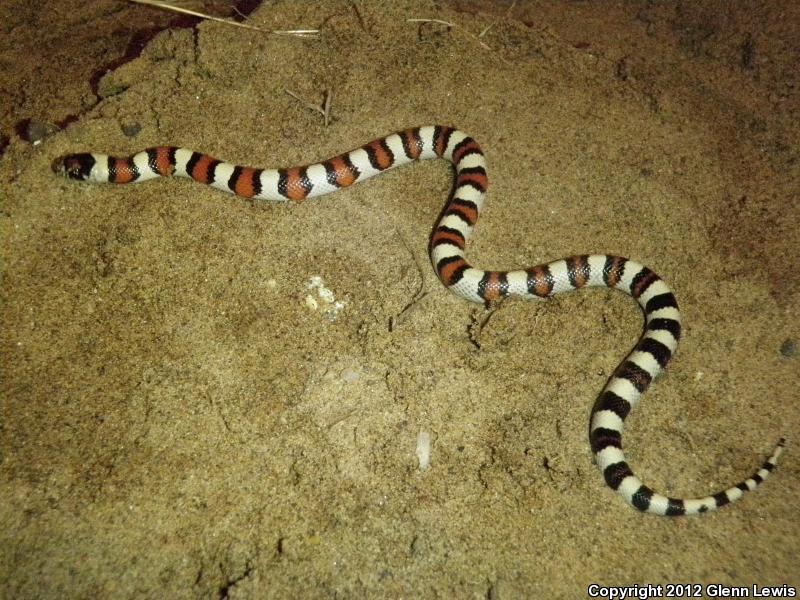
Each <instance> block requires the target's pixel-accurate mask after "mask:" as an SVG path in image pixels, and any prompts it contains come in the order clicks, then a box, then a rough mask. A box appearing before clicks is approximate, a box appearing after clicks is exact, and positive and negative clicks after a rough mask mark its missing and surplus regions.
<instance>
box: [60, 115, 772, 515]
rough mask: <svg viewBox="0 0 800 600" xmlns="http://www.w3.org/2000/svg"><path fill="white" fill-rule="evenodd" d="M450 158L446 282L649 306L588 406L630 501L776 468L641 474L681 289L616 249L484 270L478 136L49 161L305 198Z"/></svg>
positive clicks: (675, 509)
mask: <svg viewBox="0 0 800 600" xmlns="http://www.w3.org/2000/svg"><path fill="white" fill-rule="evenodd" d="M429 158H445V159H447V160H450V161H451V162H452V163H453V165H454V167H455V176H456V180H455V188H454V192H453V194H452V197H451V198H450V200H449V202H448V203H447V205H446V206H445V209H444V211H443V212H442V216H441V218H440V219H439V222H438V223H437V225H436V227H435V229H434V230H433V234H432V236H431V239H430V257H431V261H432V262H433V266H434V268H435V269H436V273H437V274H438V276H439V279H441V281H442V283H444V285H445V286H446V287H447V288H448V289H450V290H451V291H453V292H455V293H456V294H458V295H459V296H461V297H463V298H466V299H467V300H470V301H472V302H481V303H485V304H487V305H488V304H489V303H491V302H493V301H495V300H498V299H500V298H505V297H508V296H522V297H524V298H531V299H537V298H547V297H549V296H553V295H555V294H560V293H562V292H568V291H571V290H575V289H578V288H581V287H585V286H595V287H608V288H613V289H616V290H621V291H623V292H625V293H627V294H629V295H631V296H632V297H633V298H635V299H636V300H637V301H638V303H639V305H640V306H641V307H642V309H643V311H644V314H645V329H644V333H643V335H642V337H641V339H640V340H639V342H638V343H637V344H636V347H635V348H634V349H633V351H632V352H631V353H630V354H628V356H627V357H626V358H625V359H624V360H623V361H622V363H621V364H620V365H619V366H618V367H617V368H616V370H615V371H614V374H613V375H612V376H611V378H610V379H609V381H608V383H607V384H606V386H605V388H603V391H602V392H601V394H600V396H599V397H598V399H597V401H596V402H595V404H594V407H593V408H592V413H591V424H590V443H591V447H592V452H594V456H595V460H596V462H597V465H598V467H599V468H600V471H601V472H602V474H603V477H604V478H605V480H606V483H607V484H608V485H609V486H610V487H611V488H612V489H614V490H616V491H617V492H618V493H619V494H620V495H621V496H622V497H623V498H624V499H625V500H626V501H627V502H628V503H629V504H630V505H632V506H634V507H635V508H637V509H639V510H640V511H644V512H649V513H653V514H657V515H666V516H677V515H692V514H698V513H703V512H707V511H712V510H716V509H718V508H720V507H722V506H724V505H726V504H729V503H731V502H735V501H736V500H738V499H739V498H741V497H742V496H743V494H744V493H745V492H747V491H750V490H753V489H755V488H756V487H758V486H759V485H760V484H761V483H762V482H763V481H764V479H766V478H767V476H768V475H769V473H770V472H771V471H772V469H773V468H774V467H775V465H776V463H777V460H778V457H779V455H780V453H781V451H782V447H783V443H784V440H783V439H781V440H780V442H779V443H778V445H777V446H776V448H775V450H774V451H773V453H772V455H771V456H770V457H769V458H768V459H767V460H766V462H764V464H763V465H762V466H761V468H760V469H759V470H758V471H757V472H756V473H754V474H753V475H752V477H750V478H749V479H746V480H745V481H743V482H741V483H739V484H737V485H735V486H733V487H731V488H728V489H726V490H724V491H720V492H718V493H716V494H713V495H711V496H706V497H704V498H693V499H683V498H668V497H666V496H663V495H661V494H659V493H657V492H655V491H653V490H652V489H651V488H650V487H648V486H646V485H644V484H643V483H642V482H641V480H640V479H639V478H638V477H636V476H635V475H634V474H633V472H632V470H631V468H630V466H629V465H628V463H627V461H626V460H625V456H624V454H623V452H622V431H623V425H624V421H625V418H626V417H627V416H628V413H629V412H630V410H631V408H632V407H633V406H635V405H636V403H637V402H638V401H639V398H640V397H641V396H642V394H643V393H644V392H645V390H646V389H647V388H648V386H649V385H650V383H651V381H652V380H653V379H654V378H655V377H656V376H657V375H658V374H659V373H660V372H661V371H662V370H663V369H664V367H665V366H666V364H667V362H668V361H669V359H670V357H671V356H672V354H673V352H675V348H676V347H677V345H678V340H679V339H680V335H681V323H680V313H679V311H678V304H677V302H676V300H675V296H674V295H673V294H672V292H671V291H670V288H669V287H668V286H667V284H666V283H665V282H664V281H663V280H662V279H661V278H660V277H659V276H658V275H656V274H655V273H654V272H653V271H651V270H650V269H648V268H647V267H644V266H642V265H641V264H639V263H636V262H634V261H632V260H628V259H626V258H622V257H620V256H609V255H602V254H600V255H582V256H572V257H569V258H565V259H562V260H556V261H554V262H551V263H548V264H543V265H538V266H535V267H531V268H528V269H521V270H516V271H484V270H482V269H477V268H475V267H473V266H471V265H470V264H469V263H468V262H467V261H466V260H465V258H464V248H465V246H466V242H467V240H468V239H469V236H470V234H471V232H472V229H473V227H474V226H475V223H476V221H477V220H478V214H479V212H480V209H481V206H482V205H483V201H484V196H485V193H486V188H487V185H488V179H487V175H486V161H485V158H484V155H483V152H482V151H481V149H480V147H479V146H478V144H477V142H475V140H473V139H472V138H471V137H469V136H468V135H466V134H465V133H463V132H462V131H459V130H457V129H453V128H451V127H444V126H429V127H421V128H417V129H409V130H406V131H402V132H398V133H395V134H392V135H389V136H387V137H384V138H381V139H378V140H375V141H373V142H370V143H369V144H366V145H365V146H362V147H360V148H357V149H356V150H352V151H350V152H346V153H344V154H340V155H339V156H335V157H333V158H331V159H328V160H326V161H323V162H320V163H315V164H312V165H307V166H302V167H292V168H287V169H257V168H251V167H241V166H237V165H233V164H230V163H226V162H222V161H219V160H217V159H215V158H212V157H211V156H209V155H207V154H202V153H198V152H193V151H192V150H187V149H185V148H175V147H166V146H159V147H156V148H150V149H148V150H145V151H143V152H139V153H138V154H135V155H133V156H131V157H127V158H114V157H109V156H106V155H103V154H88V153H87V154H71V155H68V156H65V157H62V158H60V159H57V160H56V161H55V162H54V163H53V168H54V170H55V171H56V172H57V173H60V174H62V175H64V176H66V177H69V178H71V179H76V180H81V181H91V182H109V183H130V182H134V181H145V180H147V179H153V178H156V177H165V176H169V175H180V176H183V177H189V178H191V179H194V180H195V181H199V182H200V183H205V184H208V185H211V186H213V187H215V188H218V189H220V190H224V191H226V192H233V193H234V194H237V195H239V196H243V197H245V198H259V199H264V200H272V201H286V200H292V201H301V200H304V199H306V198H312V197H315V196H321V195H323V194H328V193H331V192H335V191H336V190H338V189H339V188H342V187H347V186H349V185H352V184H354V183H357V182H360V181H363V180H365V179H368V178H370V177H373V176H375V175H377V174H379V173H382V172H384V171H386V170H388V169H391V168H393V167H398V166H401V165H404V164H407V163H410V162H412V161H416V160H425V159H429Z"/></svg>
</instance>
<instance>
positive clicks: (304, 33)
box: [129, 0, 319, 38]
mask: <svg viewBox="0 0 800 600" xmlns="http://www.w3.org/2000/svg"><path fill="white" fill-rule="evenodd" d="M129 2H133V3H134V4H144V5H145V6H154V7H156V8H161V9H164V10H171V11H173V12H177V13H181V14H184V15H190V16H192V17H198V18H200V19H206V20H209V21H217V22H219V23H225V24H226V25H233V26H235V27H242V28H244V29H252V30H253V31H261V32H263V33H270V34H273V35H290V36H293V37H310V38H314V37H317V36H318V35H319V30H318V29H287V30H269V29H263V28H261V27H256V26H255V25H249V24H248V23H239V22H237V21H231V20H229V19H223V18H222V17H215V16H213V15H206V14H204V13H201V12H197V11H195V10H190V9H188V8H182V7H180V6H175V5H174V4H170V3H169V2H159V1H158V0H129Z"/></svg>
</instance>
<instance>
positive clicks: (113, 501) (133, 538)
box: [0, 0, 800, 600]
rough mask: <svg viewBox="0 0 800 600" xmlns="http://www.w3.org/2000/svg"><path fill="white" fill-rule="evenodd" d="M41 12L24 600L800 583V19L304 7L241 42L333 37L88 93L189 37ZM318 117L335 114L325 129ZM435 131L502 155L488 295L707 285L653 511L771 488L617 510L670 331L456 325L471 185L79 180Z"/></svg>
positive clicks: (661, 419)
mask: <svg viewBox="0 0 800 600" xmlns="http://www.w3.org/2000/svg"><path fill="white" fill-rule="evenodd" d="M48 4H49V5H52V6H50V9H49V10H48V6H47V5H48ZM22 7H28V3H21V2H16V3H15V2H11V3H7V5H6V7H5V8H4V9H3V11H4V12H7V13H8V14H7V15H5V17H4V18H3V19H0V20H2V21H4V22H5V23H6V25H4V27H5V31H4V32H3V35H4V36H6V39H7V40H9V41H10V42H12V43H9V44H8V45H7V46H6V47H5V48H4V49H3V54H2V62H0V70H1V71H0V72H2V79H3V81H4V82H5V83H4V84H3V85H4V87H3V88H2V90H3V92H4V98H7V99H8V106H9V107H10V110H9V111H8V113H7V114H6V115H5V116H4V119H5V121H4V122H3V123H4V124H3V127H4V129H3V133H4V136H5V139H6V142H5V151H4V153H3V155H2V157H1V158H0V195H1V196H0V202H2V259H3V272H2V320H3V321H2V322H3V326H2V348H1V351H2V355H0V363H1V364H2V415H1V418H2V421H1V422H2V428H1V429H0V431H1V432H2V440H1V443H0V452H2V463H1V464H2V470H0V525H1V526H0V595H3V594H4V595H5V597H8V598H141V597H164V598H166V597H169V598H208V597H217V598H266V597H275V598H287V597H317V598H354V597H374V598H377V597H391V598H401V597H423V598H490V599H492V600H497V599H506V598H524V597H527V598H543V597H552V598H581V597H585V595H586V594H587V590H588V586H589V585H591V584H592V583H596V584H602V585H631V584H634V583H636V584H668V583H695V584H700V585H707V584H722V585H726V586H747V589H748V590H749V591H750V593H751V595H752V593H753V590H752V587H751V586H752V585H753V584H758V585H771V586H782V585H787V586H793V587H794V588H796V587H798V586H799V585H800V576H799V575H798V573H800V568H799V567H800V560H799V559H798V556H800V542H798V533H799V532H800V519H798V504H799V503H798V497H800V488H799V486H798V470H799V469H800V467H799V466H798V465H799V464H800V463H798V459H797V456H798V453H797V451H796V445H795V444H796V442H797V439H798V437H800V436H798V431H799V430H800V427H798V426H799V425H800V407H798V403H797V389H798V387H799V386H800V362H798V361H799V360H800V357H798V355H797V352H796V350H795V348H796V344H797V340H798V339H799V338H800V328H799V326H798V321H797V313H798V307H800V276H799V275H798V270H797V268H796V262H797V260H796V249H797V242H798V219H799V218H800V214H799V213H800V208H799V206H800V203H799V202H798V189H800V163H798V157H799V154H798V153H799V152H800V148H799V147H798V141H797V140H798V139H800V131H799V130H800V126H799V125H798V123H800V119H799V118H798V117H800V101H798V98H800V96H798V91H800V90H799V89H798V80H799V79H800V78H799V77H798V71H797V64H798V59H799V58H800V43H799V42H798V33H797V31H798V27H800V5H798V4H797V3H795V2H793V1H791V0H783V1H776V2H749V3H737V4H731V3H728V2H722V1H707V2H702V3H699V4H694V3H689V2H664V3H650V2H644V1H642V2H619V3H613V4H611V3H589V2H518V3H517V4H516V5H515V6H514V7H513V8H512V9H511V10H510V11H508V7H509V3H507V2H497V3H480V2H464V1H461V2H456V1H442V2H426V1H423V0H409V1H406V2H397V3H382V2H344V1H340V0H330V1H328V0H326V1H322V2H315V3H312V2H288V1H284V2H281V1H278V2H270V3H268V4H267V5H264V6H262V7H261V8H260V9H258V10H256V11H255V12H254V13H253V14H252V15H251V17H250V21H249V22H250V23H252V24H254V25H257V26H259V27H263V28H265V29H296V28H318V29H320V30H321V35H320V38H319V39H316V40H303V39H296V38H287V37H276V36H270V35H267V34H264V33H261V32H257V31H245V30H240V29H235V28H232V27H227V26H225V25H222V24H216V23H203V24H200V25H198V26H197V27H196V28H183V29H174V30H166V31H163V32H162V33H160V34H158V35H157V36H155V38H154V39H152V41H150V42H149V43H148V44H147V45H146V47H145V48H144V50H143V52H142V54H141V56H140V57H138V58H136V59H134V60H132V61H129V62H124V61H118V62H120V63H121V64H119V66H117V67H116V68H113V69H111V70H109V72H108V73H107V74H105V75H104V76H103V77H102V78H100V77H99V76H97V77H96V81H95V83H96V85H95V89H94V90H93V88H92V82H91V77H92V73H93V72H94V71H95V70H96V69H97V68H99V67H100V66H102V65H104V64H110V63H111V62H113V61H115V60H117V59H119V57H121V56H122V55H123V54H124V53H125V45H126V44H127V43H128V41H129V40H130V37H131V30H132V29H135V28H136V27H137V26H140V25H139V24H140V23H141V20H144V21H145V22H147V21H149V20H151V19H159V18H161V19H165V18H166V17H163V15H156V14H155V13H154V12H153V11H149V10H147V9H143V8H140V7H136V6H133V5H127V4H124V3H121V2H111V1H110V0H103V1H99V2H96V3H95V2H93V3H81V2H76V1H74V0H69V1H63V2H50V3H42V7H40V8H41V9H42V12H40V13H35V12H34V11H33V10H32V9H31V8H30V7H28V8H26V10H27V11H28V12H27V13H25V14H23V13H20V12H19V11H20V10H22ZM141 11H147V12H141ZM143 15H146V16H143ZM12 16H13V19H12V18H11V17H12ZM409 18H429V19H439V20H442V21H447V22H449V23H452V24H453V26H452V27H451V26H448V25H444V24H441V23H410V22H408V19H409ZM137 19H138V20H139V21H137ZM482 32H485V34H484V35H482V36H481V37H479V34H481V33H482ZM286 89H289V90H291V91H293V92H295V93H296V94H298V95H299V96H301V97H303V98H306V99H308V100H309V101H310V102H312V103H314V104H319V103H321V102H322V100H323V98H324V95H325V93H326V90H330V93H331V94H332V102H331V113H330V116H331V119H330V122H329V123H328V125H327V126H325V123H324V121H323V119H322V117H321V115H320V114H318V113H317V112H315V111H313V110H310V109H309V108H307V107H306V106H305V105H304V104H303V103H302V102H298V101H297V100H296V99H295V98H293V97H292V96H290V95H288V94H287V93H286V91H285V90H286ZM5 102H6V101H5V100H4V104H5ZM69 115H74V118H73V119H69V120H71V121H72V122H71V123H70V124H69V125H68V126H67V127H66V128H63V129H58V128H49V127H47V126H43V125H42V124H45V125H46V124H48V123H57V122H59V121H62V120H64V119H65V118H66V117H68V116H69ZM26 119H30V120H32V122H33V123H34V124H35V125H37V126H38V127H39V129H38V130H37V131H38V132H40V133H41V135H40V136H35V137H36V138H37V140H38V141H37V143H32V142H30V141H26V140H24V139H22V138H20V136H19V135H18V133H20V130H21V129H24V128H25V127H24V126H23V125H30V123H29V122H26V123H24V124H23V125H20V123H21V122H23V121H25V120H26ZM435 123H443V124H451V125H455V126H457V127H459V128H461V129H464V130H465V131H467V132H469V133H470V134H471V135H473V136H474V137H475V138H476V139H477V140H478V141H479V142H480V143H481V144H482V146H483V148H484V150H485V152H486V154H487V158H488V161H489V175H490V180H491V182H492V183H491V186H490V190H489V198H488V202H487V206H486V209H485V211H484V212H483V214H482V217H481V221H480V223H479V225H478V227H477V229H476V232H475V236H474V238H473V240H472V241H471V242H470V244H469V247H468V254H469V257H470V258H471V259H472V260H473V261H474V262H475V263H476V264H477V265H480V266H484V267H493V268H513V267H524V266H530V265H533V264H536V263H538V262H542V261H546V260H552V259H555V258H559V257H562V256H568V255H572V254H577V253H591V252H603V253H617V254H621V255H624V256H630V257H632V258H635V259H636V260H638V261H641V262H643V263H644V264H647V265H649V266H650V267H651V268H653V269H654V270H656V271H657V272H658V273H659V274H660V275H662V276H663V277H664V278H665V279H666V280H667V281H668V282H669V283H670V285H671V286H672V287H673V289H674V290H675V293H676V295H677V297H678V300H679V302H680V304H681V308H682V311H683V315H684V323H685V329H684V338H683V341H682V342H681V346H680V348H679V350H678V353H677V355H676V358H675V359H674V360H673V362H672V363H671V364H670V367H669V369H668V370H667V373H666V374H665V375H664V376H663V377H662V378H660V379H659V380H658V381H657V382H656V383H655V384H654V385H653V387H652V388H651V390H650V391H649V392H648V393H647V395H646V396H645V397H644V399H643V401H642V403H641V405H640V406H638V407H637V408H636V409H635V410H634V411H633V413H632V414H631V416H630V417H629V419H628V421H627V425H628V427H627V430H626V436H625V443H626V450H627V454H628V457H629V459H630V461H631V463H632V464H633V466H634V469H635V470H636V472H637V473H638V474H639V475H640V476H641V477H642V479H644V480H645V482H646V483H648V484H650V485H652V486H653V487H655V488H656V489H658V490H659V491H663V492H665V493H669V494H671V495H682V496H698V495H705V494H707V493H709V492H714V491H717V490H718V489H719V488H721V487H724V486H727V485H730V484H733V483H736V482H737V481H739V480H741V479H742V478H744V477H745V476H748V475H749V474H750V473H751V472H752V471H753V470H754V469H755V467H756V466H757V465H758V464H760V463H761V461H763V459H764V458H765V456H766V455H767V454H769V452H770V451H771V449H772V447H773V445H774V444H775V442H776V441H777V439H778V438H779V437H780V436H786V437H787V438H788V439H789V443H788V448H787V452H786V453H785V455H784V460H783V462H782V464H781V465H780V467H779V468H778V469H777V470H776V471H775V473H774V477H773V478H772V479H770V480H769V481H768V482H766V484H765V485H764V486H763V487H762V488H761V489H759V490H758V491H756V492H754V493H753V494H750V495H748V496H747V497H746V498H745V499H744V500H742V501H741V502H740V503H738V504H736V505H733V506H731V507H728V508H726V509H725V510H723V511H721V512H719V513H715V514H708V515H705V516H703V517H700V518H687V519H677V520H676V519H666V518H657V517H652V516H648V515H642V514H639V513H638V512H637V511H635V510H633V509H631V508H630V507H628V506H627V505H626V504H625V503H624V502H623V501H622V499H621V498H619V497H618V496H617V495H616V494H614V493H613V492H612V491H611V490H610V489H608V487H607V486H606V485H605V483H604V482H603V479H602V477H601V475H600V474H599V473H598V471H597V469H596V467H595V466H594V465H593V463H592V456H591V453H590V451H589V445H588V439H587V427H588V415H589V410H590V408H591V405H592V403H593V402H594V399H595V397H596V395H597V393H598V392H599V390H600V389H601V388H602V386H603V384H604V382H605V381H606V379H607V378H608V377H609V375H610V373H611V372H612V371H613V369H614V368H615V366H616V365H617V363H618V361H619V360H620V359H621V358H622V356H623V355H624V354H625V353H626V352H627V351H628V350H629V349H630V348H631V347H632V346H633V345H634V343H635V342H636V340H637V337H638V336H639V334H640V333H641V328H642V316H641V311H640V310H639V309H638V307H637V306H636V304H635V303H634V302H633V301H631V300H630V298H628V297H626V296H624V295H623V294H619V293H616V292H611V291H607V290H594V291H582V292H580V293H575V294H570V295H565V296H560V297H557V298H555V299H552V300H550V301H547V302H526V301H521V300H516V301H508V302H504V303H502V304H501V305H500V306H498V307H495V308H494V309H493V310H492V311H489V312H487V311H486V310H485V309H483V308H482V307H480V306H476V305H471V304H470V303H468V302H465V301H463V300H461V299H459V298H458V297H456V296H454V295H453V294H451V293H449V292H448V291H447V290H446V289H445V288H444V287H443V286H442V285H441V284H440V282H439V281H438V280H437V278H436V276H435V274H434V273H433V270H432V268H431V267H430V265H429V261H428V258H427V252H426V247H427V242H428V236H429V234H430V231H431V228H432V226H433V224H434V222H435V219H436V216H437V215H438V213H439V211H440V210H441V207H442V206H443V204H444V202H445V200H446V198H447V194H448V192H449V190H450V188H451V182H452V175H451V171H450V167H449V165H447V164H446V163H444V162H443V161H435V162H428V163H424V164H419V165H412V166H409V167H405V168H403V169H399V170H396V171H393V172H391V173H387V174H385V175H383V176H381V177H379V178H377V179H375V180H372V181H369V182H367V183H364V184H362V185H359V186H356V187H355V188H352V189H348V190H346V191H343V192H340V193H337V194H335V195H332V196H327V197H324V198H320V199H318V200H312V201H308V202H305V203H302V204H298V205H292V206H288V205H272V204H266V203H252V202H248V201H244V200H241V199H238V198H235V197H232V196H227V195H225V194H222V193H220V192H218V191H215V190H213V189H210V188H206V187H204V186H201V185H198V184H195V183H192V182H189V181H186V180H179V179H175V180H168V181H157V182H151V183H144V184H141V185H135V186H90V185H80V184H75V183H73V182H68V181H66V180H64V179H60V178H57V177H56V176H54V175H53V173H52V172H51V171H50V163H51V161H52V160H53V159H54V158H56V157H58V156H59V155H62V154H64V153H68V152H74V151H81V150H93V151H97V152H107V153H123V154H127V153H132V152H135V151H138V150H141V149H143V148H145V147H147V146H152V145H157V144H174V145H182V146H186V147H189V148H193V149H196V150H202V151H205V152H209V153H212V154H214V155H215V156H218V157H220V158H224V159H226V160H229V161H232V162H238V163H244V164H253V165H259V166H271V167H278V166H290V165H295V164H302V163H307V162H313V161H316V160H320V159H323V158H327V157H329V156H332V155H334V154H337V153H339V152H342V151H345V150H348V149H351V148H353V147H356V146H358V145H361V144H363V143H365V142H367V141H370V140H372V139H374V138H376V137H379V136H382V135H386V134H388V133H391V132H392V131H395V130H398V129H403V128H406V127H412V126H418V125H425V124H435ZM15 126H16V129H15ZM38 138H41V139H38ZM315 277H318V278H320V279H319V280H315V281H321V285H324V286H325V287H326V288H327V289H328V290H330V292H331V294H332V296H333V298H334V299H335V301H337V302H341V303H342V307H341V308H340V309H338V310H332V305H331V304H330V302H328V301H326V299H325V298H324V297H323V296H324V294H323V295H322V296H321V295H320V288H319V286H317V287H314V286H311V287H309V282H310V281H312V278H315ZM421 432H422V433H423V434H428V435H429V436H430V439H431V448H430V465H429V467H428V468H427V469H426V470H421V469H420V468H419V464H418V458H417V448H416V445H417V439H418V436H419V434H420V433H421ZM705 591H706V592H709V593H710V592H713V591H714V588H709V589H706V590H705Z"/></svg>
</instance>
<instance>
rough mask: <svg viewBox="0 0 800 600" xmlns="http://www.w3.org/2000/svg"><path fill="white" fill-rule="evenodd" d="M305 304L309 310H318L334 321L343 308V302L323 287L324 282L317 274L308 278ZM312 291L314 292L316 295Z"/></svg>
mask: <svg viewBox="0 0 800 600" xmlns="http://www.w3.org/2000/svg"><path fill="white" fill-rule="evenodd" d="M306 289H307V290H309V292H310V293H308V294H306V297H305V304H306V306H307V307H308V308H309V309H311V310H320V311H322V312H324V313H325V316H327V317H328V319H330V320H331V321H335V320H336V317H338V316H339V313H340V312H342V311H343V310H344V307H345V303H344V302H342V301H340V300H337V299H336V296H335V295H334V293H333V292H332V291H331V290H329V289H328V288H327V287H325V282H324V281H323V280H322V277H320V276H319V275H314V276H313V277H311V278H310V279H309V280H308V284H306ZM314 292H316V297H315V294H314Z"/></svg>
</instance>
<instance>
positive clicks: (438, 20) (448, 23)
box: [406, 19, 491, 50]
mask: <svg viewBox="0 0 800 600" xmlns="http://www.w3.org/2000/svg"><path fill="white" fill-rule="evenodd" d="M406 21H407V22H408V23H438V24H439V25H447V26H448V27H451V28H453V29H457V30H459V31H463V32H464V33H465V34H466V35H467V36H468V37H471V38H474V39H475V41H476V42H478V44H480V45H481V47H482V48H483V49H484V50H491V48H490V47H489V46H488V45H486V44H485V43H483V41H481V39H480V38H479V37H478V36H477V35H475V34H474V33H470V32H469V31H467V30H466V29H462V28H460V27H456V24H455V23H451V22H449V21H442V20H441V19H406Z"/></svg>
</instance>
